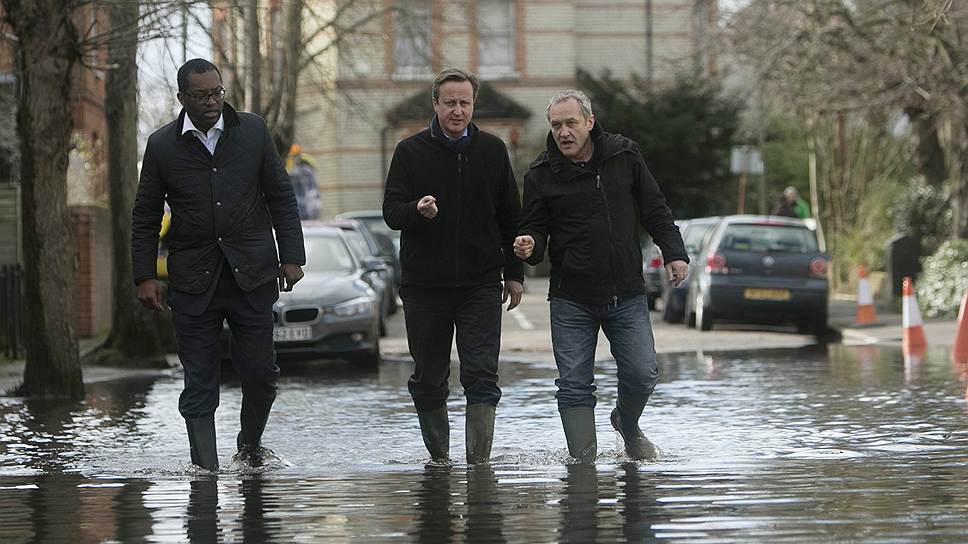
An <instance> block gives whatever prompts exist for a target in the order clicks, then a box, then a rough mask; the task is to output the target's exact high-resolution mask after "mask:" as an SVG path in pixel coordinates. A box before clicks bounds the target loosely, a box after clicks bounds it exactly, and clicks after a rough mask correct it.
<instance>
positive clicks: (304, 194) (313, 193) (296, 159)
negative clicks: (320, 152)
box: [286, 144, 322, 220]
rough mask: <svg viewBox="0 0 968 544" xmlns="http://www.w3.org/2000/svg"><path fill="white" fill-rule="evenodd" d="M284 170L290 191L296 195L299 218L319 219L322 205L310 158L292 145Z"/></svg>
mask: <svg viewBox="0 0 968 544" xmlns="http://www.w3.org/2000/svg"><path fill="white" fill-rule="evenodd" d="M286 170H287V171H288V172H289V179H290V180H292V189H293V192H295V194H296V206H298V208H299V218H300V219H303V220H305V219H319V216H320V212H321V211H322V205H321V203H320V199H319V188H317V187H316V164H315V162H314V161H313V159H312V157H310V156H309V155H307V154H305V153H303V151H302V147H300V146H299V144H292V146H291V147H290V148H289V156H288V157H286Z"/></svg>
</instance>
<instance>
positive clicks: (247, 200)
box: [131, 104, 306, 294]
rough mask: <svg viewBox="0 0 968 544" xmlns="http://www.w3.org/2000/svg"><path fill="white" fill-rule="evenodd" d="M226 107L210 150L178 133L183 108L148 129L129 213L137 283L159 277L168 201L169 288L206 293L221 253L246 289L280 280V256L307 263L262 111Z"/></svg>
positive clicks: (288, 189)
mask: <svg viewBox="0 0 968 544" xmlns="http://www.w3.org/2000/svg"><path fill="white" fill-rule="evenodd" d="M222 116H223V118H224V120H225V130H224V131H223V132H222V136H221V137H220V138H219V141H218V144H217V145H216V147H215V154H214V155H212V154H211V153H209V152H208V150H207V149H205V146H203V145H202V143H201V142H199V141H198V138H196V137H195V136H193V135H192V134H191V133H188V132H186V133H184V134H182V131H181V129H182V124H183V122H184V120H185V111H184V110H182V112H181V115H179V116H178V119H176V120H175V121H172V122H171V123H168V124H167V125H165V126H163V127H162V128H160V129H158V130H157V131H156V132H155V133H154V134H152V135H151V136H150V137H149V138H148V145H147V146H146V147H145V156H144V161H143V162H142V166H141V180H140V182H139V183H138V194H137V197H136V198H135V203H134V209H133V210H132V212H131V259H132V266H133V267H134V281H135V283H136V284H137V283H140V282H141V281H143V280H145V279H149V278H154V277H155V260H156V259H157V256H158V231H159V230H160V228H161V218H162V215H163V214H164V204H165V201H166V200H167V201H168V205H169V206H170V207H171V227H170V228H169V230H168V234H167V235H166V239H167V240H168V281H169V285H170V286H171V288H172V289H173V290H176V291H182V292H185V293H189V294H199V293H202V292H204V291H205V290H206V289H207V288H208V286H209V285H210V284H211V282H212V278H213V277H214V275H215V270H216V266H217V265H218V264H219V260H220V259H222V258H223V256H224V258H225V259H226V260H227V261H228V263H229V266H231V267H232V271H233V273H234V275H235V280H236V282H237V283H238V284H239V287H241V288H242V290H243V291H251V290H253V289H255V288H256V287H258V286H260V285H262V284H264V283H267V282H270V281H275V280H277V279H278V277H279V261H280V259H281V261H282V262H284V263H294V264H300V265H302V264H306V252H305V249H304V247H303V236H302V226H301V225H300V223H299V212H298V210H297V209H296V197H295V194H294V193H293V190H292V184H291V183H290V182H289V175H288V174H287V173H286V168H285V166H284V165H283V163H282V159H280V158H279V153H278V152H276V148H275V145H273V143H272V137H271V136H270V135H269V129H268V128H267V127H266V124H265V122H264V121H263V120H262V118H260V117H258V116H257V115H253V114H251V113H244V112H236V111H235V110H234V109H233V108H232V107H231V106H230V105H228V104H225V106H224V107H223V109H222ZM273 230H275V239H273ZM277 242H278V245H279V252H278V254H277V253H276V243H277Z"/></svg>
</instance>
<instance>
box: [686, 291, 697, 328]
mask: <svg viewBox="0 0 968 544" xmlns="http://www.w3.org/2000/svg"><path fill="white" fill-rule="evenodd" d="M695 306H696V305H695V303H694V302H693V300H692V298H690V297H689V295H688V294H687V295H686V309H685V312H684V313H685V317H686V327H688V328H690V329H694V328H696V312H695V310H693V308H694V307H695Z"/></svg>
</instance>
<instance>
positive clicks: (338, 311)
mask: <svg viewBox="0 0 968 544" xmlns="http://www.w3.org/2000/svg"><path fill="white" fill-rule="evenodd" d="M372 309H373V301H372V300H371V299H369V298H366V297H360V298H354V299H353V300H348V301H346V302H342V303H340V304H337V305H336V306H333V307H331V308H329V311H330V312H332V313H333V314H334V315H338V316H340V317H352V316H354V315H366V314H369V313H370V311H371V310H372Z"/></svg>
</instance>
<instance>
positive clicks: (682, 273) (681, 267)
mask: <svg viewBox="0 0 968 544" xmlns="http://www.w3.org/2000/svg"><path fill="white" fill-rule="evenodd" d="M665 269H666V274H668V275H669V281H670V282H672V285H673V286H674V287H679V284H680V283H682V282H684V281H685V280H686V277H688V276H689V265H688V264H686V261H672V262H671V263H667V264H666V265H665Z"/></svg>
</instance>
